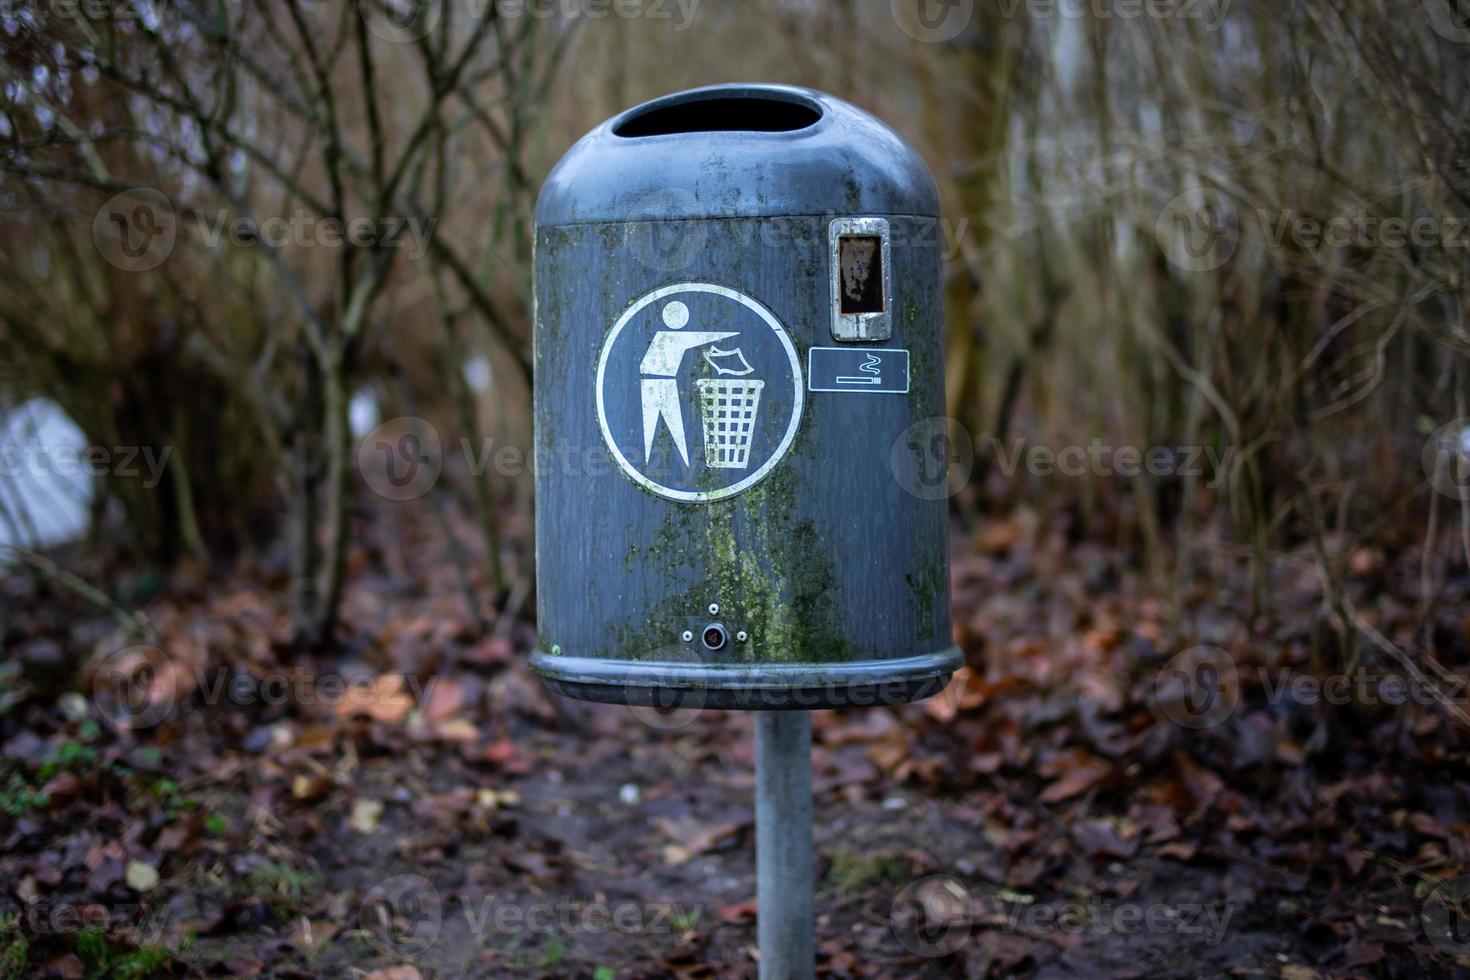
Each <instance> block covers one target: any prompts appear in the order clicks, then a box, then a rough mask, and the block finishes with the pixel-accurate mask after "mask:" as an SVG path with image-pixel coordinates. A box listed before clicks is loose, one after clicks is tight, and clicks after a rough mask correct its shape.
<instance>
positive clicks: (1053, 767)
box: [1038, 749, 1112, 803]
mask: <svg viewBox="0 0 1470 980" xmlns="http://www.w3.org/2000/svg"><path fill="white" fill-rule="evenodd" d="M1111 772H1112V767H1111V766H1110V765H1108V764H1107V763H1106V762H1104V761H1103V760H1102V759H1098V758H1096V757H1094V756H1092V755H1090V754H1089V753H1087V752H1086V751H1084V750H1082V749H1078V750H1076V751H1075V752H1069V753H1066V754H1064V755H1060V756H1057V757H1056V758H1054V759H1051V760H1050V761H1048V762H1046V763H1044V764H1042V766H1041V767H1040V769H1039V773H1040V775H1041V776H1043V777H1045V778H1051V779H1052V780H1053V781H1052V782H1051V783H1050V784H1049V785H1048V786H1047V787H1046V788H1045V789H1043V790H1042V791H1041V795H1040V796H1039V797H1038V798H1039V799H1040V800H1041V802H1043V803H1062V802H1065V801H1066V800H1070V799H1072V798H1073V797H1077V796H1081V795H1082V794H1083V793H1086V792H1088V791H1089V790H1091V789H1093V788H1095V787H1096V786H1097V785H1098V784H1099V783H1101V782H1102V781H1103V780H1104V779H1106V778H1108V775H1109V774H1110V773H1111Z"/></svg>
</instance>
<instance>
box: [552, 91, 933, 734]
mask: <svg viewBox="0 0 1470 980" xmlns="http://www.w3.org/2000/svg"><path fill="white" fill-rule="evenodd" d="M535 236H536V241H535V430H536V452H535V471H536V472H535V479H536V546H537V607H538V614H539V620H540V641H539V643H538V649H537V650H536V651H535V652H534V654H533V655H532V665H533V667H534V668H535V670H536V671H537V672H538V673H539V674H540V675H541V676H542V677H543V678H544V679H545V680H546V681H547V682H548V683H549V684H550V686H551V687H552V688H553V689H555V690H556V691H558V692H560V693H562V694H565V695H568V696H571V697H576V698H583V699H588V700H593V701H603V702H613V703H627V704H637V705H650V704H651V705H667V706H674V705H683V706H691V705H692V706H707V707H718V708H752V709H782V708H786V709H810V708H820V707H829V706H849V705H860V704H874V703H899V702H904V701H911V700H915V699H918V698H922V697H927V696H929V695H931V694H933V693H935V692H936V691H938V690H940V689H941V688H942V687H943V686H944V684H945V683H946V681H947V680H948V677H949V675H950V673H951V672H952V671H953V670H954V669H955V668H956V667H957V666H958V665H959V663H960V653H959V651H958V649H957V648H956V647H955V646H954V645H953V641H952V638H951V632H950V622H949V577H948V556H947V550H946V536H945V525H946V513H947V511H946V503H945V500H944V497H943V495H936V494H932V493H925V492H923V488H922V487H915V486H914V485H913V481H912V480H910V479H908V478H907V476H906V470H905V467H904V465H901V464H900V463H896V462H895V461H896V460H899V461H901V460H903V459H905V458H907V457H908V456H910V455H913V454H918V455H920V456H935V454H936V447H935V444H934V439H935V438H939V439H942V438H943V433H944V428H943V426H942V425H938V426H935V425H932V424H926V421H932V420H934V419H938V418H940V417H942V416H943V414H944V405H945V402H944V356H943V348H942V335H941V310H940V303H941V291H940V258H941V257H940V244H941V242H942V240H943V239H942V236H941V234H940V228H939V201H938V193H937V191H936V189H935V185H934V180H933V177H932V176H931V175H930V173H929V171H928V168H927V167H926V166H925V164H924V162H923V161H922V160H921V159H920V158H919V156H918V155H917V154H916V153H915V152H914V150H913V149H912V148H911V147H909V146H908V144H906V143H905V142H904V141H903V140H902V139H900V138H899V137H898V136H897V135H896V134H895V133H894V132H893V131H892V130H890V129H889V128H887V127H886V126H884V125H883V124H882V123H880V122H879V121H878V120H876V119H875V118H873V117H872V116H870V115H869V114H867V113H866V112H863V111H862V110H860V109H857V108H856V107H854V106H852V105H849V104H848V103H846V102H843V101H841V100H839V99H835V98H833V97H831V96H829V95H824V94H822V93H820V92H814V91H809V90H805V89H797V88H787V87H782V86H766V85H742V86H718V87H713V88H704V89H697V90H694V91H690V92H683V93H680V94H677V95H671V96H667V97H665V98H661V99H657V100H655V101H653V102H649V103H647V104H645V105H641V106H638V107H637V108H634V109H631V110H629V111H627V112H625V113H623V114H621V115H619V116H616V117H615V118H613V119H610V120H608V121H607V122H605V123H603V124H602V125H601V126H599V127H597V128H596V129H595V130H593V131H592V132H591V133H589V134H588V135H587V136H586V137H584V138H583V139H582V140H581V141H580V142H578V143H577V144H576V145H575V146H574V147H572V149H571V150H570V151H569V152H568V153H567V154H566V156H565V157H563V158H562V160H561V161H560V163H558V165H557V166H556V168H555V169H554V170H553V171H552V173H551V175H550V176H549V177H548V178H547V181H546V184H545V187H544V188H543V189H542V192H541V196H540V199H539V200H538V202H537V205H536V230H535ZM935 458H937V459H939V460H940V465H941V466H942V465H943V461H944V459H945V458H946V456H945V451H944V449H943V447H942V446H940V447H939V449H938V452H937V456H935Z"/></svg>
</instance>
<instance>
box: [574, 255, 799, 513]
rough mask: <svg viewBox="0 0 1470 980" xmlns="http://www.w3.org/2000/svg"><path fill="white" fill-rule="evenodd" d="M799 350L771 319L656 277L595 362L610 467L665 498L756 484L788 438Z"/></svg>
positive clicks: (794, 413) (795, 409) (751, 307)
mask: <svg viewBox="0 0 1470 980" xmlns="http://www.w3.org/2000/svg"><path fill="white" fill-rule="evenodd" d="M803 391H804V386H803V384H802V377H801V359H800V358H799V357H798V356H797V354H796V347H795V346H794V345H793V344H792V343H791V337H790V336H789V335H788V334H787V332H786V328H785V327H783V326H782V325H781V322H780V321H779V320H777V319H776V317H775V316H774V315H773V314H772V313H771V311H770V310H768V309H766V308H765V307H764V306H762V305H761V304H760V303H757V302H756V301H755V300H753V299H751V298H750V297H749V296H746V295H745V294H743V293H739V292H737V291H735V290H733V289H729V288H727V287H725V286H716V285H713V284H711V283H703V282H686V283H679V284H677V285H674V286H665V287H663V288H662V289H656V290H654V291H653V292H651V293H648V294H647V295H645V296H643V297H641V298H640V299H638V300H636V301H635V302H634V303H633V305H632V306H630V307H628V309H627V311H626V312H625V313H623V315H622V316H621V317H619V318H618V321H617V323H615V324H613V328H612V330H610V331H609V332H608V335H607V339H606V340H605V341H603V344H602V354H601V356H600V357H599V359H598V362H597V421H598V423H599V424H600V425H601V426H602V437H603V438H604V439H605V440H607V448H608V449H609V450H610V451H611V452H612V455H613V459H615V460H616V461H617V464H618V466H619V467H621V468H622V470H623V472H624V473H626V474H627V475H628V477H629V478H630V479H632V480H633V481H634V482H635V483H637V484H639V485H641V486H643V487H646V488H647V489H649V490H651V491H653V492H654V493H656V494H658V495H660V496H662V497H668V498H669V499H671V500H684V501H695V502H708V501H711V500H721V499H723V498H725V497H729V496H733V495H734V494H737V493H740V492H741V491H742V490H747V489H749V488H750V487H752V486H754V485H755V484H756V483H758V482H759V481H760V480H761V479H762V478H763V477H764V476H765V475H766V474H767V473H769V472H770V471H771V469H772V468H773V467H774V466H775V465H776V463H778V462H779V461H780V459H781V457H782V456H784V455H785V454H786V451H787V450H788V449H790V448H791V442H792V440H793V439H795V438H796V429H797V425H798V424H799V423H800V422H801V407H802V398H803Z"/></svg>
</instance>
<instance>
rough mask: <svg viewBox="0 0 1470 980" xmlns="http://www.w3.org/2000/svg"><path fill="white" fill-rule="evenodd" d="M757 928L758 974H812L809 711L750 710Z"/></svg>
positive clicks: (804, 978)
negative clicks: (753, 757) (753, 764)
mask: <svg viewBox="0 0 1470 980" xmlns="http://www.w3.org/2000/svg"><path fill="white" fill-rule="evenodd" d="M755 873H756V892H755V893H756V900H757V909H756V932H757V935H758V936H759V941H760V954H761V963H760V975H761V980H810V978H811V977H812V976H813V971H814V969H815V965H816V947H815V945H814V943H815V940H814V939H813V923H812V716H811V714H810V713H809V712H806V711H757V712H756V713H755Z"/></svg>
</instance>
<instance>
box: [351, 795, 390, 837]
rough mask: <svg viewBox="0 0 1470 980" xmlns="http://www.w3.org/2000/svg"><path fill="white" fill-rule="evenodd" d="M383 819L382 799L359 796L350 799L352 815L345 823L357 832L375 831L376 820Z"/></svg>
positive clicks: (376, 826)
mask: <svg viewBox="0 0 1470 980" xmlns="http://www.w3.org/2000/svg"><path fill="white" fill-rule="evenodd" d="M382 819H383V801H382V800H374V799H372V798H370V797H360V798H358V799H356V800H353V801H352V815H351V816H350V817H348V819H347V825H348V826H349V827H351V828H352V829H353V830H355V831H357V832H358V833H359V834H372V833H376V832H377V829H378V821H380V820H382Z"/></svg>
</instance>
